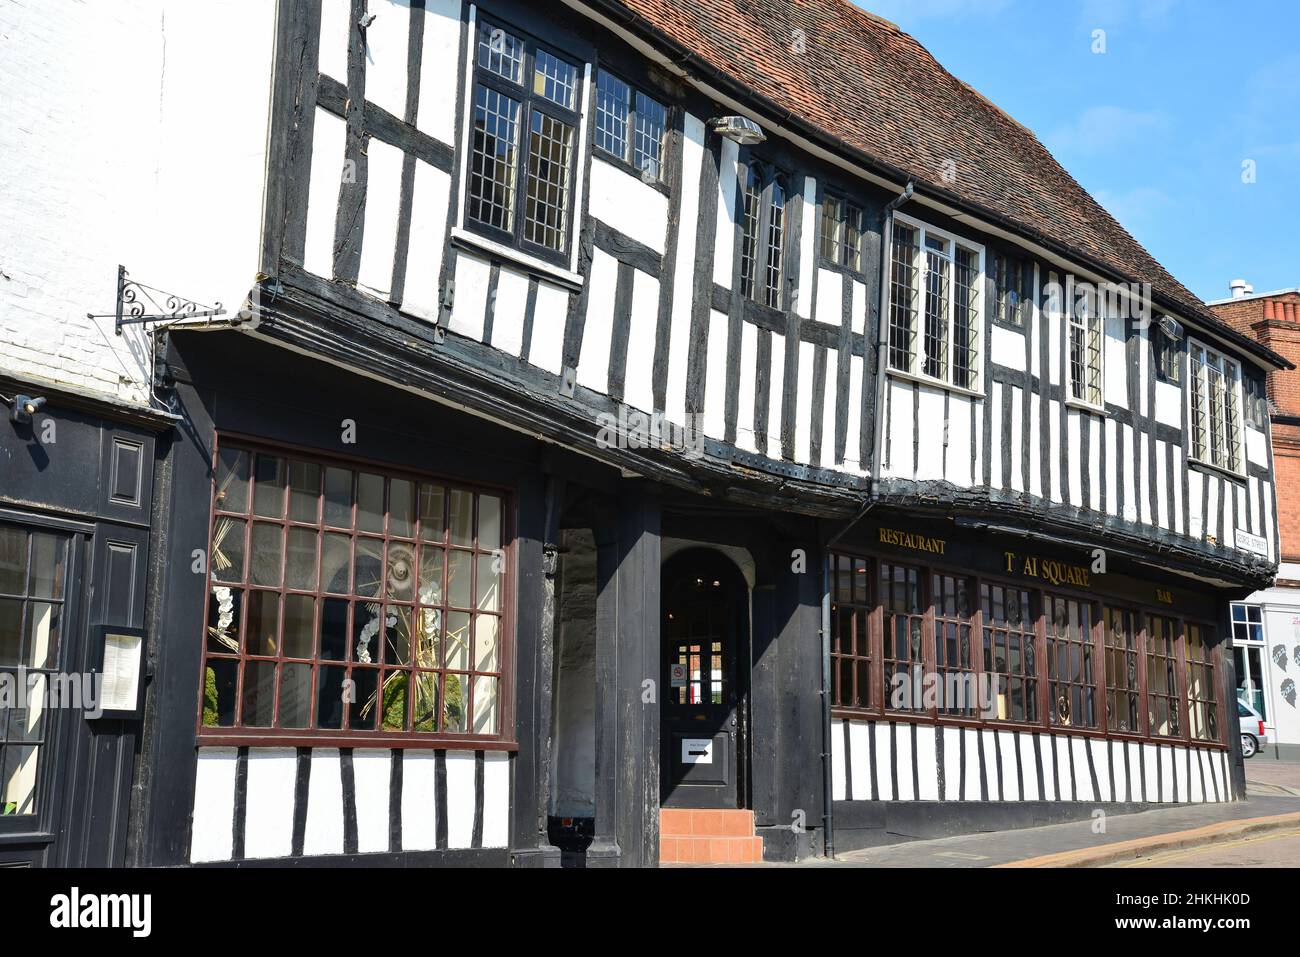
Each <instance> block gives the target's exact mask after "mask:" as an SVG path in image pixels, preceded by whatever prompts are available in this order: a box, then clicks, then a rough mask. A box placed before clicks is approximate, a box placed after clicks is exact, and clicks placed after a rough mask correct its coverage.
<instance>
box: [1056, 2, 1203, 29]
mask: <svg viewBox="0 0 1300 957" xmlns="http://www.w3.org/2000/svg"><path fill="white" fill-rule="evenodd" d="M1179 2H1180V0H1085V2H1084V4H1083V8H1082V10H1081V12H1080V19H1081V20H1082V22H1083V23H1085V24H1087V25H1088V26H1090V27H1103V28H1104V27H1110V26H1119V25H1121V24H1125V23H1128V22H1129V21H1131V20H1136V21H1138V22H1139V23H1141V24H1143V25H1144V26H1149V27H1159V26H1165V25H1166V24H1168V23H1169V22H1170V14H1172V13H1173V12H1174V10H1175V9H1176V8H1177V7H1178V4H1179Z"/></svg>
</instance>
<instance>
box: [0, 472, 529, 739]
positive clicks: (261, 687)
mask: <svg viewBox="0 0 1300 957" xmlns="http://www.w3.org/2000/svg"><path fill="white" fill-rule="evenodd" d="M245 459H246V460H249V461H253V462H255V463H261V462H263V461H265V462H267V463H281V464H279V465H277V466H275V467H274V468H273V467H272V466H271V465H269V464H268V465H267V466H265V468H264V469H263V467H262V466H260V465H257V466H256V469H257V471H256V475H258V476H264V477H266V482H265V483H264V485H265V487H266V488H268V489H278V490H279V495H280V497H279V499H278V501H279V502H280V503H281V507H280V509H279V511H278V512H276V513H275V514H274V515H272V514H269V513H270V512H271V511H272V508H271V504H270V503H271V502H272V501H273V500H274V498H273V497H267V496H264V497H263V499H262V500H261V504H260V505H259V503H258V502H259V500H258V496H257V492H256V491H255V490H254V492H253V494H252V495H251V496H243V497H241V496H238V495H231V494H230V492H229V488H230V486H229V485H227V487H226V490H225V491H224V492H223V491H222V489H221V485H220V483H218V488H217V493H216V495H215V496H214V514H213V543H214V544H213V560H212V561H211V563H210V566H211V572H210V579H211V580H210V597H209V605H208V627H207V641H206V642H205V665H204V707H203V725H204V727H205V728H209V729H227V730H229V729H236V730H237V729H240V728H247V729H259V730H260V729H268V730H269V729H274V728H282V729H295V730H301V731H331V732H344V733H352V732H372V733H380V732H386V733H406V732H415V733H425V734H436V733H444V732H446V733H475V734H480V733H481V734H499V733H500V730H501V728H500V721H501V717H500V709H501V701H500V696H501V694H500V689H501V680H500V679H501V668H502V667H503V655H502V651H501V644H502V641H503V640H504V629H503V625H502V615H503V614H504V613H505V602H504V598H503V596H504V594H505V591H506V576H507V565H506V563H505V562H504V561H503V554H502V552H501V551H500V549H501V548H502V547H503V546H504V545H505V544H506V541H505V540H504V536H503V526H502V522H503V510H504V509H503V500H502V499H501V497H500V496H498V495H491V494H487V493H479V492H475V491H472V490H469V489H463V488H454V487H448V486H446V485H443V484H441V483H431V482H417V481H414V480H412V479H410V478H406V477H402V476H391V475H385V474H383V473H380V472H377V471H361V470H357V469H353V468H350V467H348V466H346V465H338V464H328V463H324V462H309V461H306V460H297V459H295V460H293V461H292V462H291V463H289V464H288V465H287V466H285V465H284V464H283V463H285V461H286V460H285V459H283V458H280V457H277V456H273V455H262V454H257V455H254V453H253V452H252V450H247V449H223V450H222V455H221V457H220V458H219V461H227V462H231V463H235V465H233V466H232V467H231V469H230V471H231V472H232V474H233V473H234V472H236V471H237V463H238V462H239V461H242V460H245ZM285 475H287V480H285V479H284V478H283V477H284V476H285ZM286 481H287V484H286ZM247 483H248V484H251V485H252V486H253V487H254V489H256V487H257V486H256V482H255V480H254V479H249V480H247ZM286 490H287V500H288V502H289V507H288V514H285V509H284V507H283V506H284V502H285V501H286ZM232 504H233V505H238V506H240V508H239V510H238V511H234V512H229V511H227V506H230V505H232ZM255 512H257V513H258V515H257V519H256V520H254V513H255ZM263 513H266V514H263ZM0 544H3V539H0ZM0 574H4V573H3V572H2V571H0ZM10 577H12V576H10ZM47 577H48V576H47ZM24 581H26V579H24ZM40 587H42V588H46V587H47V586H46V585H41V586H40ZM15 601H16V599H15ZM4 602H5V597H4V596H3V595H0V654H2V653H4V650H5V649H6V648H7V645H6V644H5V643H4V642H5V641H6V638H5V634H6V632H5V630H4V625H3V622H4V621H5V620H6V617H5V616H6V615H9V616H10V617H13V610H12V609H11V608H9V607H8V606H7V605H6V604H5V603H4ZM52 604H53V603H49V602H46V603H43V605H45V606H52ZM23 608H24V609H25V608H26V605H25V604H24V605H23ZM27 620H28V619H27V618H23V619H21V620H19V621H18V624H17V625H15V626H14V627H13V628H11V629H9V630H11V631H13V632H14V633H15V634H19V635H21V632H22V630H23V629H24V628H25V627H26V626H25V625H24V624H23V622H26V621H27ZM21 641H22V638H21V636H20V637H18V638H14V639H12V640H11V641H10V643H13V644H15V648H16V650H15V654H19V653H21V651H22V648H23V646H22V644H21ZM345 691H346V692H347V694H346V697H347V700H344V696H345ZM487 729H490V730H487Z"/></svg>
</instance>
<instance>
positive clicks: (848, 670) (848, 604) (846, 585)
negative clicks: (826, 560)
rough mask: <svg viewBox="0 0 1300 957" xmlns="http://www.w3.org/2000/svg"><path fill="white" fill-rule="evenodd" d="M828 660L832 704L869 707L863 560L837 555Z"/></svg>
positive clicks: (867, 598) (866, 577)
mask: <svg viewBox="0 0 1300 957" xmlns="http://www.w3.org/2000/svg"><path fill="white" fill-rule="evenodd" d="M832 568H833V569H834V576H835V585H834V588H835V592H834V599H835V600H834V602H833V603H832V606H831V614H832V618H833V622H832V624H833V628H834V631H833V632H832V639H831V640H832V644H831V659H832V661H833V662H834V667H833V669H832V673H833V680H834V682H835V687H834V694H835V697H834V701H835V704H836V706H838V707H841V708H864V709H865V708H872V707H874V706H875V701H874V699H873V697H872V693H871V678H872V675H871V671H872V668H871V664H872V654H871V629H870V622H871V577H870V576H869V575H868V570H869V566H868V564H867V561H866V559H862V558H850V557H849V556H847V555H836V556H834V557H833V559H832Z"/></svg>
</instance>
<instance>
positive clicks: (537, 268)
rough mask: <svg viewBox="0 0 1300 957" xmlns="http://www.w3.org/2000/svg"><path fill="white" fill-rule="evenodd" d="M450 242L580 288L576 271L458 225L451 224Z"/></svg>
mask: <svg viewBox="0 0 1300 957" xmlns="http://www.w3.org/2000/svg"><path fill="white" fill-rule="evenodd" d="M451 242H452V245H453V246H457V247H459V248H461V249H470V250H473V251H476V252H482V253H487V254H488V255H490V256H494V257H496V258H498V259H503V260H506V261H507V262H510V263H513V264H515V265H517V266H520V267H522V268H523V269H524V270H525V271H527V272H528V273H530V274H532V275H535V276H538V277H539V278H540V277H545V278H547V279H551V280H554V281H555V282H557V283H559V284H560V285H562V286H565V287H567V288H569V289H572V290H573V291H575V292H577V291H578V290H580V289H582V284H583V277H582V276H581V275H579V274H578V273H576V272H570V271H569V270H567V269H564V268H563V267H561V266H557V265H555V264H554V263H548V262H547V261H546V260H544V259H538V258H537V257H536V256H530V255H528V253H524V252H520V251H519V250H518V249H514V248H512V247H510V246H506V245H504V244H503V243H498V242H496V241H494V240H491V239H488V238H487V237H485V236H480V235H478V234H477V233H472V232H470V231H469V230H467V229H463V228H462V227H460V226H453V227H452V230H451Z"/></svg>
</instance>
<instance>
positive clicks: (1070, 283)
mask: <svg viewBox="0 0 1300 957" xmlns="http://www.w3.org/2000/svg"><path fill="white" fill-rule="evenodd" d="M1074 278H1075V277H1074V274H1073V273H1067V274H1066V277H1065V302H1064V303H1063V304H1062V311H1063V312H1064V313H1065V314H1064V316H1062V317H1061V318H1062V320H1063V321H1062V322H1061V331H1062V333H1063V335H1064V340H1063V341H1062V343H1061V349H1062V350H1063V353H1064V358H1065V404H1066V405H1070V406H1075V407H1077V408H1081V409H1085V410H1087V411H1089V412H1105V411H1106V320H1107V319H1108V318H1109V317H1108V316H1107V315H1106V297H1105V296H1100V295H1099V296H1098V297H1097V299H1096V301H1095V302H1094V303H1092V307H1093V311H1094V312H1095V313H1096V315H1089V316H1086V317H1083V318H1080V317H1079V316H1078V315H1077V314H1076V312H1077V311H1076V308H1075V306H1076V303H1075V283H1074ZM1089 285H1091V286H1092V288H1093V289H1094V290H1096V289H1098V288H1099V286H1098V284H1097V283H1089ZM1090 320H1091V321H1095V322H1096V324H1097V329H1096V332H1097V369H1096V378H1097V383H1096V389H1097V395H1096V398H1095V399H1094V398H1091V397H1089V396H1088V395H1087V392H1088V389H1089V388H1090V386H1089V384H1088V383H1087V382H1084V383H1083V384H1082V391H1083V393H1084V394H1083V395H1077V394H1076V393H1075V388H1074V385H1075V383H1074V369H1073V367H1072V365H1071V361H1070V350H1071V347H1072V342H1071V336H1072V335H1073V333H1074V329H1075V327H1076V326H1077V327H1078V328H1079V329H1081V330H1082V332H1083V343H1084V355H1085V365H1084V369H1083V371H1084V375H1085V376H1086V375H1088V374H1089V373H1090V372H1092V369H1091V367H1090V366H1089V365H1087V364H1086V359H1087V350H1088V333H1089V329H1088V322H1089V321H1090Z"/></svg>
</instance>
